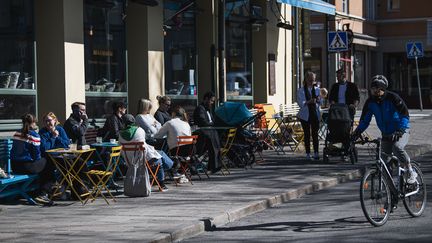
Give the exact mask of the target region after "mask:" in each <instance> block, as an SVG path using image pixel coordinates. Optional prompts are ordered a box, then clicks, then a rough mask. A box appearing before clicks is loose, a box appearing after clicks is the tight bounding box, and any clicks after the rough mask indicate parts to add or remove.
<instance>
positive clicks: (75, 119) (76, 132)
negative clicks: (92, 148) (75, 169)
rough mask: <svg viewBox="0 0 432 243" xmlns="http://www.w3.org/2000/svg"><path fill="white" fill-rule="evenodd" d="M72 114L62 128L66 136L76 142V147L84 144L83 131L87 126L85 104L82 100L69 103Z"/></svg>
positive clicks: (84, 131)
mask: <svg viewBox="0 0 432 243" xmlns="http://www.w3.org/2000/svg"><path fill="white" fill-rule="evenodd" d="M71 108H72V114H71V115H70V116H69V118H68V119H67V120H66V122H65V124H64V126H63V128H64V130H65V131H66V134H67V136H68V137H69V138H70V139H72V143H76V144H77V145H78V148H81V146H82V145H86V144H87V143H86V140H85V133H86V131H87V128H88V126H89V121H88V116H87V114H86V105H85V103H82V102H74V103H73V104H72V105H71Z"/></svg>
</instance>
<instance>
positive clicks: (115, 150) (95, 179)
mask: <svg viewBox="0 0 432 243" xmlns="http://www.w3.org/2000/svg"><path fill="white" fill-rule="evenodd" d="M121 149H122V146H116V147H112V149H111V153H110V156H109V161H108V164H107V166H106V169H105V170H90V171H88V172H86V175H87V177H88V178H89V180H90V182H91V183H92V185H93V190H92V195H93V198H92V202H93V201H94V200H95V199H96V197H97V196H99V195H101V196H102V198H103V199H104V200H105V202H106V203H107V204H109V202H108V200H107V198H106V197H105V195H104V194H103V193H102V189H105V190H106V192H107V193H108V195H109V196H110V197H111V198H112V200H113V201H114V202H115V201H116V200H115V198H114V196H113V195H112V194H111V192H110V190H109V189H108V187H107V183H108V182H109V180H110V179H111V178H112V176H113V175H114V173H115V171H116V169H117V166H118V164H119V161H120V151H121ZM89 199H90V197H87V199H86V200H85V202H84V204H86V203H87V201H88V200H89Z"/></svg>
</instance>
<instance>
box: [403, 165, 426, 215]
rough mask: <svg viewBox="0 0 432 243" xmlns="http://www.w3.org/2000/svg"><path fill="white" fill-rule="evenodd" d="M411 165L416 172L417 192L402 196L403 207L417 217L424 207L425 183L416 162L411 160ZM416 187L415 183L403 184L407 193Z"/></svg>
mask: <svg viewBox="0 0 432 243" xmlns="http://www.w3.org/2000/svg"><path fill="white" fill-rule="evenodd" d="M411 166H412V168H413V170H414V171H415V172H416V173H417V182H418V192H417V193H415V194H413V195H411V196H408V197H404V199H403V203H404V206H405V209H406V210H407V212H408V213H409V214H410V215H411V216H413V217H418V216H420V215H422V213H423V211H424V209H425V207H426V183H425V182H424V180H423V174H422V172H421V170H420V167H419V166H418V164H417V163H415V162H411ZM413 187H414V188H413ZM416 189H417V188H416V185H414V186H413V185H410V184H407V183H405V185H404V193H405V194H407V193H409V192H410V191H415V190H416Z"/></svg>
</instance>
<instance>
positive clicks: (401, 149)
mask: <svg viewBox="0 0 432 243" xmlns="http://www.w3.org/2000/svg"><path fill="white" fill-rule="evenodd" d="M387 88H388V81H387V78H386V77H385V76H384V75H376V76H374V77H373V78H372V82H371V84H370V96H369V98H368V99H367V100H366V102H365V104H364V106H363V110H362V114H361V117H360V123H359V125H358V127H357V128H356V130H355V131H354V133H353V137H352V139H353V141H355V140H357V139H358V138H359V137H360V136H361V133H362V132H363V131H365V130H366V129H367V128H368V126H369V123H370V122H371V120H372V115H373V116H375V120H376V123H377V125H378V128H379V130H380V131H381V134H382V149H383V152H384V153H386V154H389V155H391V154H392V152H393V153H394V155H395V156H396V157H397V158H398V159H399V160H400V161H401V162H402V164H404V165H405V167H406V168H407V169H408V179H407V182H408V183H409V184H415V183H417V179H416V177H417V174H416V172H415V171H413V169H412V167H411V163H410V157H409V155H408V154H407V152H406V151H405V146H406V145H407V143H408V140H409V128H410V121H409V119H410V117H409V113H408V107H407V106H406V104H405V102H404V101H403V100H402V98H401V97H400V96H399V95H397V94H396V93H394V92H391V91H388V90H387Z"/></svg>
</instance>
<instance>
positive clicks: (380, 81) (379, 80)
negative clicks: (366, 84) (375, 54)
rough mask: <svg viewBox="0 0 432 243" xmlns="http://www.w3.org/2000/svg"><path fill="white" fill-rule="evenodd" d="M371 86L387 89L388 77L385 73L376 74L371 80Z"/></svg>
mask: <svg viewBox="0 0 432 243" xmlns="http://www.w3.org/2000/svg"><path fill="white" fill-rule="evenodd" d="M370 86H371V88H372V87H375V88H380V89H384V90H385V89H387V87H388V81H387V78H386V77H385V76H384V75H376V76H374V77H373V78H372V82H371V85H370Z"/></svg>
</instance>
